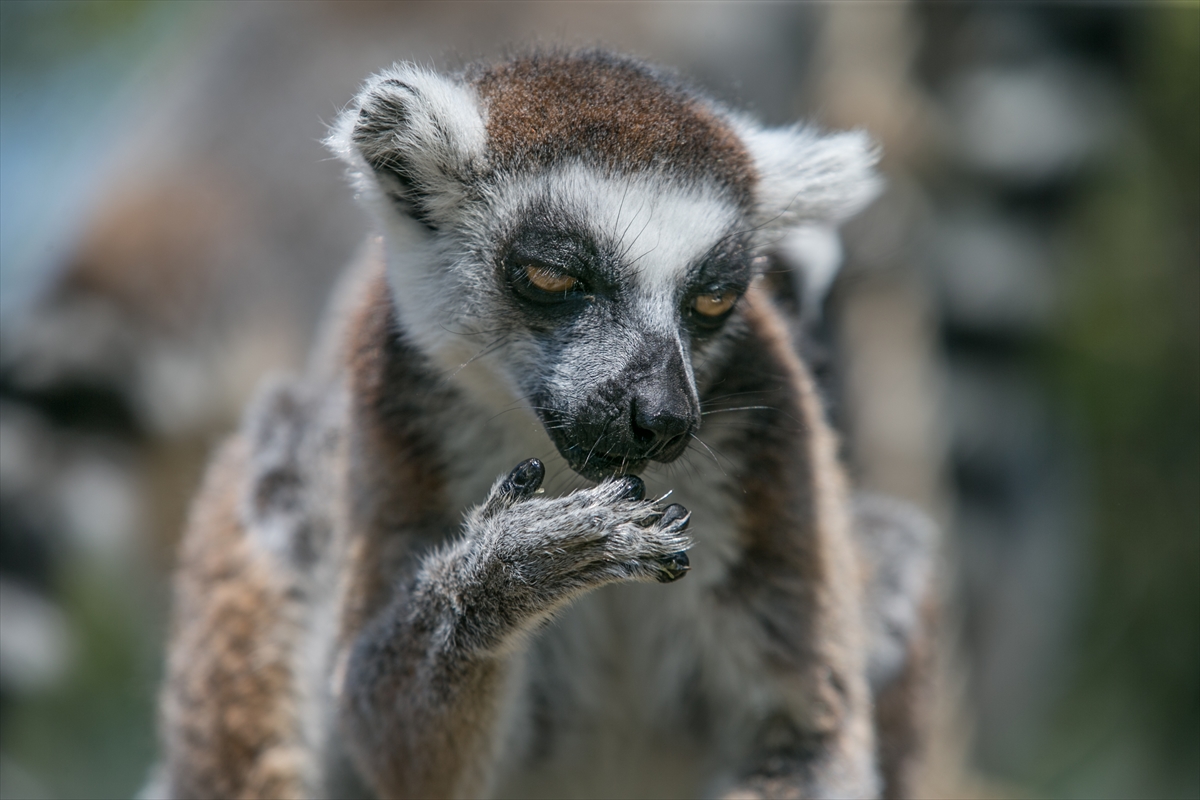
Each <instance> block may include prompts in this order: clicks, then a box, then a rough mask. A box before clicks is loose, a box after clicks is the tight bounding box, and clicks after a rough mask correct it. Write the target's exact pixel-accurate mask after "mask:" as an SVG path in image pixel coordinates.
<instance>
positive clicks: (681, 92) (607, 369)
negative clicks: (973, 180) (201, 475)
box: [151, 52, 933, 798]
mask: <svg viewBox="0 0 1200 800" xmlns="http://www.w3.org/2000/svg"><path fill="white" fill-rule="evenodd" d="M328 143H329V145H330V147H331V148H332V149H333V150H334V151H335V152H336V153H337V154H338V155H339V156H340V157H341V158H342V159H343V160H345V161H346V162H347V163H348V164H349V165H350V167H351V169H352V174H353V175H354V180H355V184H356V186H357V189H358V191H359V192H360V194H361V196H362V198H363V200H364V201H365V205H366V206H367V207H368V209H369V210H370V211H371V213H372V214H373V216H374V219H375V222H376V225H377V228H378V235H377V236H376V237H374V238H373V239H372V240H371V241H370V242H369V243H368V244H367V246H365V247H364V249H363V252H362V255H361V258H360V259H359V263H358V264H357V265H356V266H354V267H353V268H352V269H350V270H349V271H348V275H347V277H346V279H345V281H344V285H343V287H342V289H341V290H340V291H339V293H338V296H337V298H335V302H334V303H333V310H332V311H331V313H330V322H329V325H328V332H327V335H326V336H325V340H324V341H323V342H322V343H321V344H320V346H319V347H318V348H317V353H316V355H315V356H314V359H313V363H312V366H311V367H310V369H309V371H308V374H307V375H306V376H305V377H304V378H302V379H293V380H280V381H276V382H275V383H273V384H272V385H271V386H269V387H267V388H266V389H264V390H263V392H262V393H261V396H260V397H259V399H258V400H257V401H256V402H255V404H254V405H253V406H252V408H251V409H250V410H249V411H248V412H247V416H246V421H245V423H244V425H243V428H242V430H241V431H240V432H239V433H238V434H237V435H235V436H234V437H232V439H231V440H230V441H229V442H228V443H227V444H226V445H225V446H224V447H223V448H222V450H221V451H220V453H219V454H218V455H217V456H216V457H215V459H214V462H213V465H212V466H211V468H210V470H209V474H208V477H207V479H206V482H205V485H204V488H203V489H202V491H201V493H200V495H199V497H198V499H197V500H196V502H195V505H194V508H193V511H192V516H191V519H190V523H189V527H188V530H187V533H186V536H185V539H184V543H183V546H182V554H181V566H180V569H179V573H178V576H177V579H176V586H175V588H176V594H175V626H174V629H173V635H172V641H171V645H170V653H169V664H168V674H167V680H166V684H165V687H164V690H163V699H162V725H161V729H162V738H163V749H164V754H165V760H164V766H163V769H162V773H161V781H160V782H158V783H156V784H155V786H154V787H152V791H151V793H155V792H157V793H160V794H162V795H164V796H170V797H178V798H184V797H188V798H191V797H264V798H265V797H273V798H284V797H318V796H338V797H342V796H347V795H348V794H354V793H356V792H357V793H364V794H369V793H374V794H375V795H377V796H380V797H440V796H455V797H459V796H503V797H516V796H529V797H618V796H629V797H655V796H664V797H666V796H695V795H705V796H725V797H739V798H743V797H875V796H878V795H880V794H881V793H883V794H886V795H887V796H902V795H906V794H908V793H910V792H911V791H912V786H913V784H912V781H913V780H914V770H915V766H916V764H917V763H918V760H919V759H918V758H917V755H918V754H919V745H920V741H921V729H922V724H921V714H920V713H919V712H920V707H921V702H920V692H919V691H918V689H919V688H920V686H921V684H922V675H923V672H922V666H923V663H924V660H923V654H924V653H925V652H927V650H928V647H927V639H928V636H927V632H926V630H925V624H924V622H923V619H924V617H923V609H924V608H925V607H926V606H927V601H928V598H929V584H930V580H929V572H930V569H929V563H930V552H931V548H932V543H933V537H932V533H931V531H930V528H929V525H928V524H927V523H926V522H925V521H924V518H923V517H921V516H920V515H919V514H917V513H916V512H913V511H911V510H908V509H905V508H903V507H901V506H900V505H899V504H896V503H893V502H891V501H887V500H883V499H881V498H863V497H860V498H857V499H855V498H852V496H851V495H850V493H849V492H848V489H847V487H846V481H845V478H844V475H843V470H842V467H841V465H840V464H839V462H838V459H837V454H836V446H835V441H834V436H833V434H832V432H831V430H830V428H829V426H828V423H827V422H826V420H825V419H824V417H823V413H822V407H821V403H820V401H819V398H818V397H817V394H816V391H815V389H814V387H813V382H812V379H811V377H810V375H809V372H808V371H807V369H806V368H805V365H804V364H803V363H802V362H801V361H800V359H799V358H798V357H797V355H796V353H795V352H794V350H793V348H792V346H791V337H790V334H789V333H788V327H787V324H786V320H785V319H784V317H783V316H782V315H781V312H780V311H778V310H777V309H776V308H775V306H774V305H773V303H772V300H771V297H770V296H769V293H768V292H767V291H766V290H765V289H764V286H763V284H764V281H763V275H764V272H765V270H766V268H767V267H766V265H767V264H768V263H770V258H769V256H770V253H771V252H772V248H773V247H774V246H775V245H776V244H777V243H778V242H779V241H780V239H781V238H783V237H785V236H787V235H789V233H790V232H792V231H795V230H799V229H806V230H808V231H809V232H810V233H812V232H815V233H816V234H818V235H821V236H826V237H830V236H832V235H833V234H832V231H833V230H834V229H835V228H836V226H837V225H838V223H840V222H841V221H842V220H844V219H845V218H847V217H848V216H850V215H852V214H853V213H855V212H856V211H857V210H859V209H860V208H862V207H863V206H864V205H865V204H866V203H867V202H869V201H870V200H871V198H872V197H873V196H874V195H875V194H876V192H877V190H878V185H879V181H878V178H877V177H876V174H875V171H874V165H875V162H876V160H877V153H876V151H875V149H874V148H873V146H872V145H871V143H870V141H869V140H868V138H867V137H866V136H865V135H864V134H862V133H840V134H832V135H825V134H820V133H818V132H816V131H814V130H812V129H810V128H805V127H787V128H780V129H766V128H763V127H761V126H760V125H758V124H757V123H755V122H754V121H753V120H751V119H750V118H748V117H746V116H744V115H742V114H739V113H735V112H733V111H730V110H728V109H726V108H724V107H722V106H720V105H718V104H717V103H716V102H714V101H712V100H710V99H708V98H706V97H705V96H703V95H701V94H699V93H697V92H696V91H694V90H692V89H690V88H688V87H687V86H685V85H684V84H683V83H682V82H681V81H680V80H679V79H677V78H676V77H674V76H672V75H670V74H668V73H666V72H663V71H661V70H658V69H656V68H653V67H650V66H647V65H645V64H642V63H639V62H636V61H633V60H630V59H627V58H622V57H619V56H615V55H611V54H608V53H603V52H584V53H566V52H552V53H541V54H534V55H528V56H522V57H518V58H514V59H511V60H508V61H505V62H502V63H499V64H491V65H478V66H473V67H470V68H468V69H466V70H465V71H463V72H461V73H460V74H456V75H450V76H447V75H441V74H437V73H434V72H430V71H427V70H424V69H421V68H418V67H416V66H413V65H407V64H405V65H397V66H395V67H393V68H391V69H389V70H386V71H384V72H382V73H380V74H379V75H377V76H375V77H373V78H371V79H370V80H369V81H368V82H367V83H366V85H365V86H364V87H363V89H362V90H361V92H360V93H359V95H358V97H357V98H356V100H355V102H354V103H353V104H352V105H351V106H350V107H349V108H348V109H347V110H346V111H345V112H344V113H343V114H342V115H341V117H340V119H339V121H338V122H337V124H336V126H335V128H334V130H333V132H332V133H331V135H330V136H329V139H328ZM514 464H515V465H516V466H515V468H514V466H513V465H514ZM497 476H499V477H497ZM668 499H669V501H670V502H668ZM684 575H687V576H688V577H687V579H686V580H682V581H680V580H679V579H680V578H682V577H684ZM676 581H678V583H676ZM659 584H670V585H659Z"/></svg>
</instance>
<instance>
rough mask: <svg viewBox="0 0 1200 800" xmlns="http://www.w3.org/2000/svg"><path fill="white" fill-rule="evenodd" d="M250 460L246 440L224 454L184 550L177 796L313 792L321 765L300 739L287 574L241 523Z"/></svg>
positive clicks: (174, 688) (281, 798)
mask: <svg viewBox="0 0 1200 800" xmlns="http://www.w3.org/2000/svg"><path fill="white" fill-rule="evenodd" d="M246 458H247V453H246V445H245V443H244V442H243V441H242V440H240V439H234V440H232V441H230V442H229V443H227V444H226V445H225V446H224V447H223V448H222V449H221V452H220V453H219V455H218V456H217V458H216V459H215V460H214V462H213V465H212V467H211V468H210V470H209V474H208V477H207V478H206V480H205V483H204V487H203V489H202V490H201V492H200V494H199V496H198V497H197V498H196V502H195V505H194V507H193V511H192V515H191V520H190V523H189V525H188V529H187V532H186V534H185V536H184V540H183V544H182V549H181V552H180V563H179V571H178V575H177V578H176V581H175V606H174V613H175V622H174V630H173V632H172V636H171V647H170V654H171V657H170V659H169V661H168V665H167V681H166V686H165V689H164V692H163V698H162V701H163V702H162V714H163V726H162V729H163V731H164V732H166V736H167V741H166V742H165V745H166V752H167V754H168V763H167V769H168V772H169V773H170V774H171V776H172V779H173V783H174V785H173V791H174V793H175V795H176V796H178V797H186V798H202V797H222V798H245V800H251V799H252V798H263V800H266V798H275V800H286V799H287V798H300V797H305V796H307V795H308V794H309V792H308V788H309V787H308V786H307V778H308V776H310V775H311V773H312V770H313V768H314V766H315V765H313V764H312V763H311V760H310V758H309V757H308V755H307V752H306V748H305V747H304V745H303V743H302V742H301V741H300V740H299V722H298V719H297V707H296V703H295V686H294V682H293V679H294V676H293V674H292V647H293V645H294V644H295V635H296V630H295V625H294V621H295V611H296V609H295V608H294V599H293V598H292V597H290V596H289V595H290V590H291V587H290V586H289V585H288V581H287V573H286V571H283V570H280V569H279V567H278V565H275V564H270V563H268V562H267V559H268V556H267V554H266V553H264V552H262V551H261V550H259V549H258V548H256V547H255V546H254V544H253V543H252V542H251V541H250V540H248V539H247V537H246V531H245V529H244V528H243V526H242V525H241V522H240V521H239V516H238V508H239V498H240V496H241V492H242V491H243V488H244V477H245V462H246Z"/></svg>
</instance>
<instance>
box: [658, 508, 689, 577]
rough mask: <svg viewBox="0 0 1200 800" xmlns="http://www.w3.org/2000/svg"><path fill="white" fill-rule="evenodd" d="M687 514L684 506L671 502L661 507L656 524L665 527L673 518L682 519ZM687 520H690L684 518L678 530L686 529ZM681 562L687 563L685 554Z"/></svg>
mask: <svg viewBox="0 0 1200 800" xmlns="http://www.w3.org/2000/svg"><path fill="white" fill-rule="evenodd" d="M687 515H688V510H687V509H686V508H684V507H683V506H681V505H679V503H671V505H669V506H667V507H666V508H664V509H663V513H662V518H661V519H659V521H658V524H659V525H660V526H661V527H666V526H667V525H670V524H671V523H672V522H674V521H675V520H677V519H683V518H684V517H686V516H687ZM689 522H691V520H685V521H684V523H683V525H681V526H679V530H681V531H685V530H687V526H688V523H689ZM683 562H684V564H685V565H686V564H687V557H686V556H685V557H684V559H683Z"/></svg>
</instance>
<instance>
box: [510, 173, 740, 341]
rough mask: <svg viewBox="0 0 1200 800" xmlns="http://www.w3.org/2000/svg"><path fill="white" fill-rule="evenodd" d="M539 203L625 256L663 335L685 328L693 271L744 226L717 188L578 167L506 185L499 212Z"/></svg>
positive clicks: (630, 275)
mask: <svg viewBox="0 0 1200 800" xmlns="http://www.w3.org/2000/svg"><path fill="white" fill-rule="evenodd" d="M540 198H547V199H549V201H550V202H551V204H552V205H553V207H555V208H561V209H564V210H567V211H569V212H570V213H572V215H573V216H575V217H576V218H577V219H581V220H584V221H585V223H586V224H587V226H588V227H589V228H590V229H591V231H592V232H593V233H594V234H595V235H596V236H597V237H598V238H600V239H601V240H602V241H605V242H606V243H608V244H610V245H612V246H615V247H616V249H617V251H618V252H619V253H622V254H623V255H624V258H623V261H624V262H625V263H626V264H627V265H628V269H627V271H626V276H627V278H628V280H629V285H630V286H632V287H635V288H636V289H637V290H638V292H639V294H640V295H641V298H640V299H641V301H642V302H643V303H645V304H646V309H645V310H646V312H647V314H648V315H649V318H662V319H661V322H662V325H661V326H660V329H661V330H663V331H664V332H666V331H670V332H673V331H675V329H676V328H677V327H678V326H677V325H676V322H675V318H674V314H675V310H676V308H677V305H678V300H679V297H680V290H681V288H682V287H683V282H684V278H685V276H686V275H687V272H688V269H689V268H690V267H691V266H693V265H694V264H695V263H696V261H697V260H698V259H700V258H702V257H703V256H704V255H705V254H706V253H707V252H708V251H709V250H710V249H712V247H713V246H714V245H716V244H717V243H719V242H720V241H721V239H722V238H724V237H725V236H727V235H728V234H730V233H731V232H734V231H736V230H737V227H736V226H737V225H738V224H739V222H740V221H741V212H740V210H739V209H738V207H737V205H736V204H735V203H733V202H732V201H731V200H730V199H729V198H728V197H727V196H726V195H725V194H724V193H723V192H722V191H721V190H720V189H719V188H717V187H716V186H714V185H711V184H706V183H700V184H692V185H684V184H682V183H680V182H679V181H677V180H671V179H669V178H666V177H664V176H662V175H657V174H645V175H619V174H618V175H609V174H603V173H601V172H599V171H597V170H595V169H593V168H591V167H588V166H586V165H584V164H579V163H572V164H568V165H565V166H562V167H559V168H557V169H554V170H551V171H548V172H545V173H541V174H536V175H530V176H528V177H524V178H522V179H520V180H518V181H515V182H514V183H513V184H512V185H510V186H505V187H503V188H502V189H501V190H500V191H499V192H497V194H496V197H495V202H494V205H493V208H494V210H495V211H496V212H497V213H498V215H499V216H505V215H510V218H511V216H515V215H517V214H520V213H521V212H522V211H523V209H525V208H528V207H529V206H530V205H532V204H534V203H535V202H537V201H538V200H539V199H540Z"/></svg>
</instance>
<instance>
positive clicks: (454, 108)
mask: <svg viewBox="0 0 1200 800" xmlns="http://www.w3.org/2000/svg"><path fill="white" fill-rule="evenodd" d="M329 144H330V145H331V146H332V147H333V149H334V150H335V151H336V152H337V153H338V154H339V155H340V156H341V157H342V158H343V159H345V160H346V161H348V162H349V163H350V164H351V165H352V166H353V167H354V168H355V170H356V173H357V180H358V187H359V190H360V192H361V193H362V194H363V195H364V196H365V197H366V199H367V200H368V201H369V203H370V205H371V206H372V207H373V208H374V210H375V212H376V214H377V215H378V217H379V220H380V222H381V223H382V228H383V237H384V241H385V246H386V249H387V258H388V271H389V276H388V277H389V282H390V285H391V289H392V292H393V295H394V300H395V303H396V306H397V309H398V314H399V316H400V319H401V324H402V326H403V327H404V330H405V333H406V335H407V336H409V337H410V338H411V340H412V341H413V342H414V343H415V344H416V345H417V346H418V347H420V348H421V349H422V350H423V351H424V352H425V353H426V354H427V355H428V356H430V358H431V359H432V360H433V362H434V363H436V364H439V365H441V366H443V367H444V368H445V369H446V370H447V372H448V373H449V374H459V371H460V370H461V378H460V379H461V380H465V381H473V382H474V383H473V389H474V390H476V391H478V392H479V393H481V394H484V395H487V394H491V395H499V397H496V398H495V401H496V402H497V403H498V405H499V407H501V408H502V407H504V406H505V405H506V404H509V403H515V404H516V405H517V406H524V407H526V408H528V409H530V410H532V411H533V412H534V413H535V414H536V415H537V416H538V417H539V418H540V419H541V422H542V424H543V425H544V427H545V429H546V431H547V433H548V434H549V436H550V438H551V439H552V440H553V441H554V443H555V445H556V446H557V448H558V450H559V452H560V453H562V455H563V457H564V458H565V459H566V460H567V462H568V463H569V464H570V465H571V466H572V468H573V469H575V470H576V471H577V472H579V473H581V474H583V475H585V476H586V477H590V478H600V477H603V476H607V475H611V474H614V473H624V472H638V471H639V470H641V469H642V468H643V467H644V466H645V465H646V464H647V462H648V461H651V460H655V461H662V462H666V461H670V460H672V459H674V458H676V457H678V456H679V455H680V454H681V453H682V452H683V450H684V449H685V448H686V447H687V444H688V442H689V438H690V435H691V434H692V433H693V432H694V431H695V430H696V429H697V427H698V426H699V424H700V419H701V416H700V402H699V395H700V390H701V389H702V388H703V387H704V383H705V380H706V375H707V372H708V371H709V370H708V367H709V365H710V364H712V363H713V361H714V358H715V357H716V356H717V355H718V354H720V353H722V352H726V353H727V352H728V350H729V348H730V346H731V342H732V341H733V336H734V332H735V331H736V330H737V329H738V328H739V326H740V324H741V323H740V319H739V303H738V301H739V299H740V298H741V297H742V295H743V294H744V293H745V292H746V290H747V288H748V287H749V286H750V284H751V283H752V281H753V280H754V279H755V277H756V271H757V270H758V269H759V263H760V259H758V258H756V254H758V253H760V252H761V251H762V249H763V248H764V247H767V246H769V245H770V244H772V243H773V242H775V241H777V240H778V239H779V238H780V237H781V236H783V235H784V234H786V233H787V232H788V230H789V229H792V228H796V227H799V226H805V225H817V226H830V225H832V224H835V223H836V222H838V221H840V220H841V219H842V218H844V217H846V216H848V215H849V214H851V213H853V212H854V211H856V210H857V209H858V208H859V207H861V206H862V205H864V204H865V203H866V202H867V201H868V200H870V199H871V197H872V196H873V194H874V193H875V191H876V185H877V180H876V178H875V175H874V172H873V169H872V168H873V166H874V163H875V160H876V157H875V153H874V150H873V148H872V146H871V144H870V142H869V140H868V139H867V138H866V136H864V135H863V134H861V133H843V134H837V135H832V136H820V135H818V134H816V133H814V132H812V131H810V130H807V129H804V128H797V127H791V128H783V129H772V130H768V129H763V128H761V127H759V126H757V125H755V124H754V123H753V122H751V121H750V120H748V119H746V118H744V117H741V116H738V115H735V114H733V113H731V112H729V111H727V110H724V109H722V108H721V107H719V106H718V105H717V104H716V103H714V102H712V101H711V100H708V99H706V98H704V97H703V96H701V95H699V94H697V93H696V92H694V91H692V90H690V89H687V88H685V87H684V86H683V85H682V84H680V83H679V82H678V81H677V80H676V79H674V78H672V77H669V76H667V75H664V74H663V73H661V72H659V71H657V70H655V69H652V68H650V67H647V66H646V65H644V64H641V63H639V62H635V61H632V60H628V59H625V58H621V57H616V56H613V55H610V54H606V53H597V52H588V53H577V54H561V53H556V54H542V55H532V56H525V57H521V58H517V59H514V60H511V61H507V62H504V63H501V64H498V65H493V66H485V67H474V68H469V69H468V70H466V71H465V72H463V73H461V74H459V75H457V76H453V77H447V76H443V75H440V74H436V73H433V72H430V71H427V70H424V69H421V68H418V67H416V66H413V65H408V64H405V65H398V66H395V67H393V68H392V69H389V70H387V71H385V72H382V73H380V74H379V75H377V76H375V77H373V78H372V79H370V80H369V81H368V82H367V84H366V86H365V87H364V88H363V90H362V91H361V92H360V94H359V95H358V97H357V99H356V101H355V102H354V103H353V104H352V105H351V106H350V107H349V109H347V110H346V111H345V112H344V113H343V114H342V116H341V118H340V120H339V122H338V123H337V125H336V127H335V129H334V132H333V133H332V135H331V136H330V138H329ZM467 362H470V364H471V369H470V370H469V371H468V370H467V369H466V368H464V367H463V366H462V365H463V364H465V363H467Z"/></svg>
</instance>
